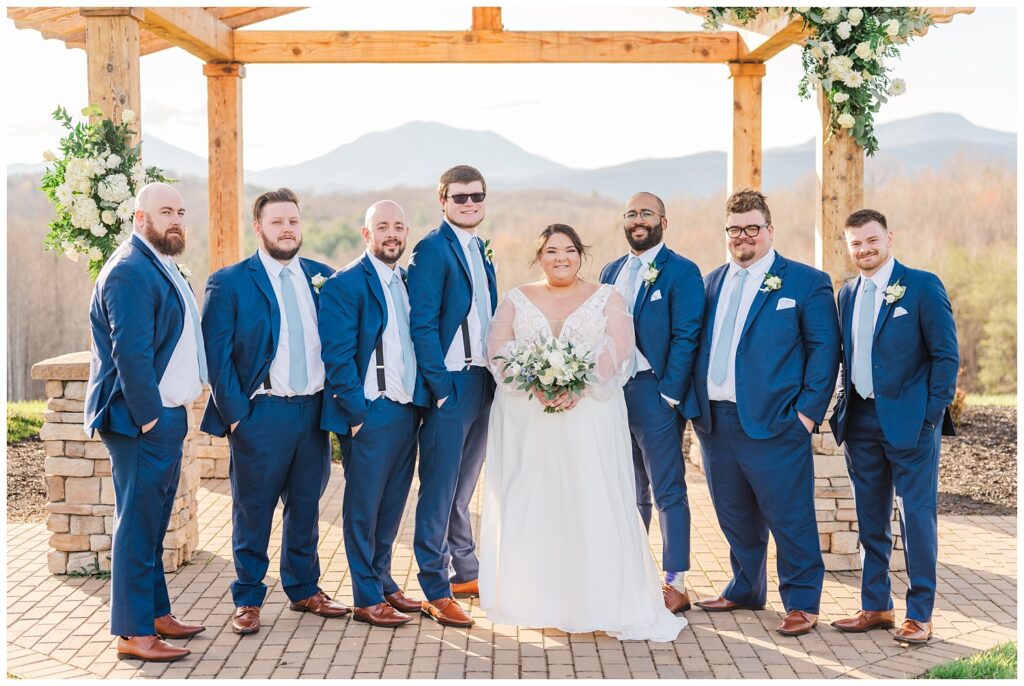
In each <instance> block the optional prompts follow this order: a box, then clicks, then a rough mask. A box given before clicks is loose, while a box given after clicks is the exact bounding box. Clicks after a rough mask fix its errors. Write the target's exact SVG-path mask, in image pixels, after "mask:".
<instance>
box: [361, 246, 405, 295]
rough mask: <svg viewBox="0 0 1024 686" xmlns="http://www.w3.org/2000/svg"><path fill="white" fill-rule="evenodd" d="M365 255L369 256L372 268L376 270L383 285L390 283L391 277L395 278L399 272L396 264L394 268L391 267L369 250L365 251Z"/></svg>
mask: <svg viewBox="0 0 1024 686" xmlns="http://www.w3.org/2000/svg"><path fill="white" fill-rule="evenodd" d="M366 256H367V257H369V258H370V264H372V265H373V268H374V269H376V270H377V276H378V277H380V280H381V283H383V284H384V285H385V286H386V285H388V284H389V283H391V279H393V278H395V276H396V275H398V274H399V271H398V265H397V264H396V265H395V267H394V269H392V268H391V267H389V266H388V265H386V264H384V262H383V261H382V260H381V259H380V258H379V257H377V256H376V255H374V254H373V253H371V252H370V251H369V250H367V251H366Z"/></svg>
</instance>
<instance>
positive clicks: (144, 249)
mask: <svg viewBox="0 0 1024 686" xmlns="http://www.w3.org/2000/svg"><path fill="white" fill-rule="evenodd" d="M132 245H133V246H135V248H136V249H138V250H139V251H140V252H141V253H142V254H143V255H145V256H146V257H148V258H149V259H150V261H152V262H153V266H154V267H156V270H157V271H158V272H160V276H162V277H164V279H166V280H167V283H169V284H170V285H171V290H172V291H174V294H175V295H176V296H178V297H177V298H176V299H175V300H176V302H177V303H178V304H179V305H181V311H182V315H183V316H184V313H185V308H186V307H187V305H186V303H185V296H184V295H183V294H182V293H181V292H180V291H179V290H178V285H177V284H176V283H174V277H172V276H171V275H170V274H169V273H168V272H167V265H166V264H164V262H163V260H161V259H160V258H159V257H157V256H156V255H155V254H154V253H153V251H152V250H150V249H149V246H148V245H146V244H145V243H143V242H142V240H141V239H140V238H139V237H138V236H137V235H135V234H134V233H133V234H132ZM186 283H188V282H187V281H186ZM189 288H191V285H190V286H189Z"/></svg>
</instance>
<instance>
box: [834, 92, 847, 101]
mask: <svg viewBox="0 0 1024 686" xmlns="http://www.w3.org/2000/svg"><path fill="white" fill-rule="evenodd" d="M849 99H850V94H849V93H843V92H842V91H840V92H838V93H836V94H835V95H833V96H832V102H846V101H847V100H849Z"/></svg>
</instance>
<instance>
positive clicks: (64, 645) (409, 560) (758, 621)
mask: <svg viewBox="0 0 1024 686" xmlns="http://www.w3.org/2000/svg"><path fill="white" fill-rule="evenodd" d="M690 471H691V474H690V475H689V476H688V481H689V485H690V506H691V508H692V511H693V522H694V528H693V544H692V551H693V569H692V570H691V571H690V572H689V573H688V574H687V586H688V587H690V588H691V589H692V590H691V595H693V592H694V591H695V592H696V596H697V597H704V596H709V595H714V594H716V592H717V591H718V590H720V589H721V588H722V587H723V586H724V584H725V583H726V581H727V579H728V577H729V574H728V571H727V570H728V552H727V549H726V546H725V542H724V539H723V537H722V534H721V531H720V530H719V528H718V524H717V522H716V520H715V516H714V512H713V510H712V507H711V502H710V499H709V497H708V491H707V485H706V483H705V482H704V480H703V477H702V476H701V475H700V474H694V473H693V472H694V471H695V470H690ZM342 485H343V479H342V473H341V469H340V468H339V467H337V466H336V467H335V468H334V473H333V475H332V479H331V483H330V486H329V487H328V491H327V493H326V494H325V496H324V500H323V512H322V513H321V519H320V533H321V542H320V555H321V564H322V566H323V569H324V575H323V578H322V580H321V583H322V586H323V588H324V590H325V591H326V592H327V593H328V594H330V595H332V596H335V597H338V598H340V599H341V600H342V601H343V602H346V603H351V601H352V595H351V584H350V581H349V578H348V570H347V564H346V561H345V554H344V547H343V545H342V536H341V493H342ZM199 503H200V548H199V554H198V555H197V558H196V559H195V560H194V561H193V562H192V564H190V565H188V566H186V567H184V568H182V569H181V570H180V571H178V572H177V573H175V574H173V575H171V576H170V577H169V579H168V583H169V587H170V592H171V598H172V603H173V606H174V612H175V614H176V615H177V616H178V617H179V618H182V619H185V620H187V621H190V622H202V623H203V624H205V625H206V627H207V629H206V632H205V633H203V634H200V635H199V636H197V637H195V638H193V639H191V640H190V641H187V642H182V641H174V643H176V644H179V645H182V644H184V645H186V646H187V647H188V648H190V649H191V650H192V655H190V656H189V657H187V658H185V659H184V660H182V661H179V662H176V663H172V664H155V663H153V664H145V665H144V664H142V663H140V662H138V661H119V660H118V659H117V658H116V654H115V650H114V646H115V641H114V639H112V637H111V636H110V635H109V633H108V629H107V622H108V619H109V609H108V607H107V603H108V600H109V581H104V580H99V579H93V578H75V577H54V576H51V575H50V574H48V573H47V570H46V553H47V545H46V541H47V531H46V530H45V527H44V525H43V524H9V525H8V529H7V671H8V673H10V674H13V675H15V676H19V677H24V678H37V677H49V678H76V677H83V678H101V677H106V678H131V677H143V678H146V677H166V678H192V677H202V678H240V677H247V678H266V677H273V678H282V677H283V678H325V677H326V678H407V677H411V678H462V677H466V678H484V679H487V678H573V677H576V678H602V677H603V678H618V677H635V678H658V677H660V678H683V677H690V678H712V677H714V678H722V677H755V678H756V677H761V678H793V677H808V678H831V677H838V676H848V677H875V678H878V677H910V676H915V675H918V674H921V673H923V672H924V671H926V670H927V669H928V668H929V667H931V666H932V665H935V664H938V663H940V662H945V661H947V660H951V659H955V658H958V657H961V656H964V655H968V654H971V653H974V652H978V651H980V650H984V649H986V648H990V647H992V646H994V645H996V644H998V643H1001V642H1004V641H1007V640H1015V639H1016V633H1017V605H1016V603H1017V567H1016V560H1017V540H1016V517H1013V516H1005V517H982V516H971V517H966V516H947V517H940V518H939V535H940V539H941V542H940V551H939V572H938V574H939V588H938V591H939V597H938V599H937V603H936V608H935V616H934V624H935V638H933V640H932V642H931V643H930V644H928V645H927V646H922V647H916V648H904V647H901V646H899V645H897V644H895V643H894V642H893V641H892V636H891V633H892V632H889V631H872V632H869V633H865V634H844V633H841V632H839V631H837V630H835V629H833V628H832V627H830V626H828V623H829V622H830V621H832V620H834V619H836V618H839V617H843V616H846V615H848V614H852V613H853V612H855V611H856V610H857V609H858V606H859V586H858V584H859V575H858V574H852V573H829V574H827V575H826V576H825V589H824V595H823V597H822V615H821V623H820V624H819V626H818V628H817V629H816V630H814V631H813V632H811V633H810V634H808V635H806V636H801V637H798V638H786V637H783V636H780V635H779V634H777V633H775V631H774V628H775V626H776V625H777V623H778V621H779V612H780V610H781V607H782V606H781V603H780V602H779V596H778V592H777V579H776V577H775V574H774V560H772V561H771V562H770V563H769V569H770V573H769V577H770V578H769V583H770V590H769V596H768V608H767V609H765V610H763V611H760V612H756V613H755V612H750V611H741V612H737V613H733V614H730V613H719V614H708V613H705V612H703V611H701V610H698V609H696V608H695V609H693V610H690V611H689V612H687V613H686V617H687V618H688V619H689V620H690V626H689V627H688V628H687V629H686V630H684V631H683V632H682V634H681V635H680V636H679V638H678V639H677V640H676V641H675V642H674V643H669V644H659V643H647V642H627V643H620V642H619V641H617V640H615V639H613V638H610V637H608V636H606V635H604V634H603V633H597V634H573V635H568V634H565V633H563V632H560V631H554V630H550V629H546V630H543V631H540V630H531V629H521V628H517V627H514V626H501V625H493V624H491V623H490V622H488V621H487V618H486V616H484V614H483V613H482V612H481V611H480V609H479V606H478V603H477V601H476V600H474V601H473V606H472V612H473V616H474V618H476V621H477V623H476V625H475V626H474V627H472V628H471V629H453V628H443V627H441V626H439V625H438V624H436V623H434V622H433V621H432V620H430V619H427V618H426V617H417V618H416V619H414V621H413V622H411V623H410V624H407V625H405V626H403V627H400V628H398V629H397V630H389V629H381V628H375V627H370V626H368V625H366V624H362V623H359V622H354V621H351V620H349V619H347V618H345V619H334V620H325V619H322V618H320V617H316V616H314V615H311V614H307V613H302V614H300V613H295V612H291V611H289V610H287V609H286V598H285V596H284V593H283V591H282V590H281V589H280V588H279V580H278V578H277V566H278V552H279V546H280V509H279V510H278V515H277V522H276V524H277V528H275V536H274V538H273V539H272V541H271V555H272V559H271V568H270V575H269V576H268V579H267V583H268V585H269V586H270V592H269V593H268V597H267V602H266V605H265V606H264V609H263V613H262V621H263V629H262V630H261V631H260V632H259V633H258V634H255V635H251V636H246V637H240V636H237V635H236V634H234V633H232V632H231V630H230V628H229V626H228V623H229V618H230V616H231V613H232V611H233V607H232V603H231V596H230V593H229V590H228V584H229V583H230V582H231V580H232V579H233V576H234V572H233V567H232V563H231V538H230V537H231V518H230V495H229V490H228V484H227V482H226V481H217V480H211V481H206V482H204V483H203V486H202V487H201V488H200V493H199ZM414 505H415V496H414V495H413V496H411V497H410V499H409V504H408V506H407V509H406V513H405V518H404V520H403V524H402V529H401V531H400V534H399V541H398V543H397V547H396V550H395V556H394V576H395V579H396V580H397V581H398V582H399V583H400V584H401V583H403V582H404V584H405V586H404V587H405V589H406V590H407V591H411V592H412V593H413V594H414V595H419V587H418V585H417V583H416V568H415V561H414V559H413V554H412V512H413V508H414ZM474 511H475V512H477V513H479V510H478V508H475V509H474ZM651 541H652V547H653V549H654V551H655V555H660V533H659V532H658V530H657V518H655V523H654V525H653V528H652V531H651ZM905 584H906V575H905V574H904V573H899V574H898V575H897V577H896V580H895V582H894V592H895V593H896V594H897V597H896V601H895V602H896V610H897V617H898V618H899V619H902V617H903V610H904V607H905V606H904V604H903V601H902V595H903V593H904V591H905ZM552 592H557V589H552Z"/></svg>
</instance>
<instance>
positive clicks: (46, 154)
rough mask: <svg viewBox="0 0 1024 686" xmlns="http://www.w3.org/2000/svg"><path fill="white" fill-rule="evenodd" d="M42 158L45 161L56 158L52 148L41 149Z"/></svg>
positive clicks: (51, 160)
mask: <svg viewBox="0 0 1024 686" xmlns="http://www.w3.org/2000/svg"><path fill="white" fill-rule="evenodd" d="M43 159H44V160H46V161H47V162H53V161H54V160H55V159H57V156H56V155H54V154H53V150H43Z"/></svg>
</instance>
